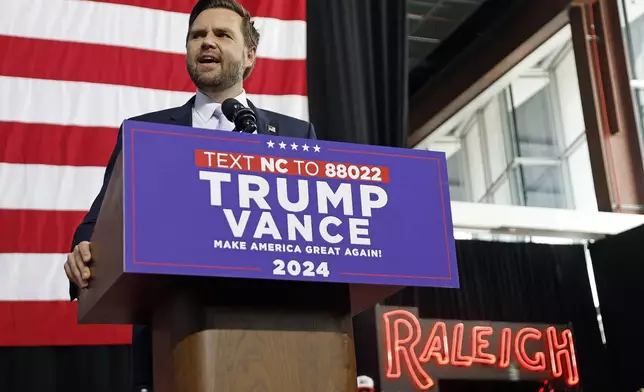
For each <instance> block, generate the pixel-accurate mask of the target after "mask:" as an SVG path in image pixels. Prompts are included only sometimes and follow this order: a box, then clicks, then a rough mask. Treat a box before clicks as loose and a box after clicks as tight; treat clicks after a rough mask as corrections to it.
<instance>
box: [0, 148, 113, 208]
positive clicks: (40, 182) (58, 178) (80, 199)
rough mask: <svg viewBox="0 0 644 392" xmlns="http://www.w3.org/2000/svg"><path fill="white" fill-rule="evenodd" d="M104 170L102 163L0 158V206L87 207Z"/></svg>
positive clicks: (101, 180)
mask: <svg viewBox="0 0 644 392" xmlns="http://www.w3.org/2000/svg"><path fill="white" fill-rule="evenodd" d="M52 148H56V147H55V146H52ZM104 174H105V168H104V167H77V166H55V165H37V164H18V163H4V162H0V209H8V210H58V211H87V210H89V208H90V206H91V205H92V202H93V201H94V198H95V197H96V195H97V194H98V192H99V190H100V189H101V186H102V184H103V175H104Z"/></svg>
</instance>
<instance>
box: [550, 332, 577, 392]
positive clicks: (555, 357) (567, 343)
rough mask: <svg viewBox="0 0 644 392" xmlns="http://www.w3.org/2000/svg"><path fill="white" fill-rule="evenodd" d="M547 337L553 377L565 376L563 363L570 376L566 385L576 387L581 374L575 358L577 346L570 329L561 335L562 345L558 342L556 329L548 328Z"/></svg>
mask: <svg viewBox="0 0 644 392" xmlns="http://www.w3.org/2000/svg"><path fill="white" fill-rule="evenodd" d="M546 335H547V336H548V349H549V351H550V361H551V366H552V375H553V376H555V377H561V376H562V375H563V363H565V364H566V373H567V374H568V376H567V377H566V383H567V384H568V385H576V384H577V383H579V373H578V371H577V358H576V356H575V345H574V343H573V341H572V332H570V330H569V329H566V330H565V331H563V332H562V333H561V343H559V342H558V341H557V330H556V329H555V327H548V329H547V330H546Z"/></svg>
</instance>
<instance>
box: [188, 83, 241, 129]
mask: <svg viewBox="0 0 644 392" xmlns="http://www.w3.org/2000/svg"><path fill="white" fill-rule="evenodd" d="M235 99H236V100H238V101H239V103H241V104H242V105H244V106H246V107H248V101H247V100H246V91H245V90H243V89H242V92H241V94H239V95H238V96H236V97H235ZM192 126H193V127H194V128H205V129H217V130H222V131H232V130H233V129H234V128H235V124H233V123H231V122H230V121H228V119H227V118H226V116H225V115H224V114H223V113H222V112H221V104H220V103H217V102H215V101H213V100H212V99H210V98H209V97H208V96H207V95H206V94H204V93H202V92H201V91H198V90H197V95H196V96H195V104H194V106H193V107H192Z"/></svg>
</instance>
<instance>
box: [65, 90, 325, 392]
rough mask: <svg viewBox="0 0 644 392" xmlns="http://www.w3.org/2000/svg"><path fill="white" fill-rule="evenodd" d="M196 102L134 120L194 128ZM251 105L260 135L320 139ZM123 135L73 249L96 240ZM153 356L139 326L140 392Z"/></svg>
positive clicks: (135, 348)
mask: <svg viewBox="0 0 644 392" xmlns="http://www.w3.org/2000/svg"><path fill="white" fill-rule="evenodd" d="M194 101H195V97H194V96H193V97H192V98H191V99H190V100H189V101H188V102H186V103H185V104H184V105H183V106H178V107H174V108H170V109H165V110H161V111H157V112H152V113H146V114H143V115H140V116H137V117H133V118H131V119H130V120H135V121H143V122H151V123H160V124H173V125H183V126H189V127H191V126H192V108H193V106H194ZM248 106H249V107H250V108H251V109H252V110H253V111H254V112H255V114H256V116H257V133H260V134H271V135H278V136H288V137H297V138H304V139H316V138H317V137H316V135H315V129H314V127H313V124H311V123H309V122H306V121H302V120H299V119H296V118H293V117H289V116H285V115H283V114H279V113H275V112H271V111H268V110H263V109H258V108H257V107H255V105H254V104H253V103H252V102H251V101H250V100H249V101H248ZM121 132H122V130H120V131H119V135H118V138H117V141H116V146H115V147H114V150H113V151H112V155H111V156H110V159H109V161H108V163H107V167H106V168H105V176H104V178H103V186H102V187H101V190H100V192H99V193H98V195H97V196H96V199H94V202H93V203H92V206H91V207H90V209H89V211H88V212H87V214H86V215H85V217H84V218H83V221H82V222H81V223H80V225H79V226H78V227H77V228H76V231H75V232H74V237H73V240H72V247H71V249H74V247H75V246H76V245H78V244H79V243H80V242H82V241H89V240H90V238H91V237H92V233H93V231H94V225H95V224H96V220H97V219H98V214H99V210H100V208H101V204H102V203H103V197H104V196H105V191H106V190H107V185H108V183H109V181H110V177H111V175H112V170H113V169H114V164H115V162H116V158H117V157H118V155H119V153H120V152H121ZM69 296H70V298H71V299H72V300H74V299H75V298H76V297H77V296H78V287H77V286H76V285H75V284H74V283H73V282H70V284H69ZM151 353H152V350H151V336H150V331H149V328H147V327H145V326H137V325H135V326H134V328H133V334H132V355H133V358H132V367H133V369H132V376H133V383H134V385H135V386H138V389H137V390H140V388H142V387H144V388H147V389H148V390H149V391H150V385H151V384H152V365H151V363H152V356H151Z"/></svg>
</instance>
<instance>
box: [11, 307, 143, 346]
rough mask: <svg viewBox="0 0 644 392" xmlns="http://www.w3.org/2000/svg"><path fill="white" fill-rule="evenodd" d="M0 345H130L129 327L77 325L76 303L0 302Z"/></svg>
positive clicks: (130, 328) (130, 334)
mask: <svg viewBox="0 0 644 392" xmlns="http://www.w3.org/2000/svg"><path fill="white" fill-rule="evenodd" d="M0 314H1V315H2V317H0V346H78V345H108V344H131V342H132V327H131V326H129V325H79V324H78V322H77V308H76V302H68V301H33V302H31V301H15V302H14V301H7V302H1V301H0Z"/></svg>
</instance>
